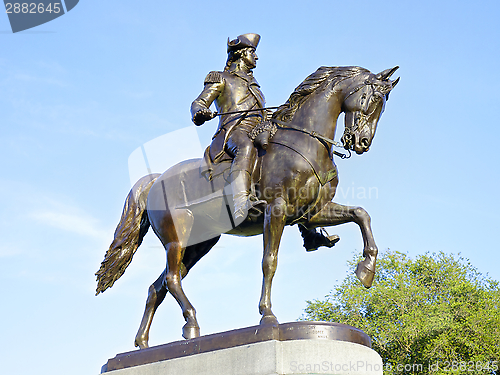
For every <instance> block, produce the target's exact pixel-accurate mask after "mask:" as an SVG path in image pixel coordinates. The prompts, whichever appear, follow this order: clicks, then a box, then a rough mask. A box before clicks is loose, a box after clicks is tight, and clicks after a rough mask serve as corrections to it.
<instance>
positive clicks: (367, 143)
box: [360, 137, 370, 148]
mask: <svg viewBox="0 0 500 375" xmlns="http://www.w3.org/2000/svg"><path fill="white" fill-rule="evenodd" d="M360 143H361V146H363V147H364V148H368V146H370V141H369V140H368V138H366V137H363V138H361V141H360Z"/></svg>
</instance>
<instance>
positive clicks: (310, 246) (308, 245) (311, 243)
mask: <svg viewBox="0 0 500 375" xmlns="http://www.w3.org/2000/svg"><path fill="white" fill-rule="evenodd" d="M339 241H340V237H339V236H338V235H336V234H334V235H332V236H330V235H329V234H328V232H327V231H326V229H325V228H320V230H319V233H318V232H317V233H315V234H314V236H313V237H312V238H311V239H309V240H306V239H305V238H304V247H305V249H306V251H308V252H311V251H316V250H318V248H319V247H321V246H325V247H333V246H335V244H336V243H337V242H339Z"/></svg>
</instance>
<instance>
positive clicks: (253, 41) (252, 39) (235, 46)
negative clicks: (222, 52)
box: [227, 33, 260, 53]
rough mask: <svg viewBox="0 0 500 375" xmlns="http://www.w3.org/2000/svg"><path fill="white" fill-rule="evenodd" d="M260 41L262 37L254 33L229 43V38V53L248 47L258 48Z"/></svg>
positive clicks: (241, 36)
mask: <svg viewBox="0 0 500 375" xmlns="http://www.w3.org/2000/svg"><path fill="white" fill-rule="evenodd" d="M259 41H260V35H259V34H252V33H249V34H243V35H240V36H239V37H237V38H236V39H234V40H231V41H229V38H227V52H228V53H229V52H231V51H237V50H239V49H242V48H247V47H253V48H257V45H258V44H259Z"/></svg>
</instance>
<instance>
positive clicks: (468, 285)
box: [302, 250, 500, 375]
mask: <svg viewBox="0 0 500 375" xmlns="http://www.w3.org/2000/svg"><path fill="white" fill-rule="evenodd" d="M358 260H359V259H353V260H352V261H350V262H348V263H349V265H350V266H352V267H354V266H355V264H356V263H357V261H358ZM302 319H303V320H316V321H329V322H338V323H344V324H349V325H351V326H354V327H357V328H359V329H361V330H363V331H364V332H365V333H367V334H368V335H369V336H370V337H371V339H372V348H373V349H374V350H376V351H377V352H378V353H379V354H380V355H381V357H382V359H383V361H384V365H385V366H386V369H390V368H392V370H387V371H384V374H401V373H404V374H420V375H421V374H435V375H439V374H500V371H498V369H499V368H500V288H499V283H498V282H497V281H494V280H492V279H490V278H488V277H485V276H483V275H482V274H481V273H479V272H478V271H477V269H476V268H474V267H473V266H472V265H471V264H470V263H469V261H468V260H465V259H463V258H460V257H459V258H456V257H454V256H453V255H446V254H444V253H439V254H426V255H420V256H418V257H416V259H414V260H413V259H410V258H409V257H408V256H407V255H405V254H403V253H400V252H397V251H390V250H387V251H386V252H384V253H383V254H381V255H380V257H379V259H378V261H377V275H376V277H375V281H374V284H373V286H372V288H370V289H365V288H364V287H362V286H361V283H360V282H359V281H358V280H357V279H356V276H355V275H354V274H352V275H350V276H348V277H347V278H346V279H345V280H344V281H343V282H342V283H341V284H340V285H338V286H336V287H335V289H334V290H333V291H332V292H331V293H330V294H329V295H328V296H326V299H325V300H324V301H320V300H315V301H307V308H306V309H305V315H304V316H303V318H302ZM418 364H421V365H422V367H420V368H418V367H417V365H418ZM397 365H399V367H397ZM404 365H407V366H406V368H405V370H404V371H403V372H401V371H398V370H397V369H402V368H404ZM410 367H411V368H412V369H413V370H410V371H408V369H409V368H410Z"/></svg>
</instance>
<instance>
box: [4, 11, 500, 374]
mask: <svg viewBox="0 0 500 375" xmlns="http://www.w3.org/2000/svg"><path fill="white" fill-rule="evenodd" d="M499 15H500V7H499V4H498V2H496V1H483V2H475V3H472V2H470V1H468V2H465V1H440V2H434V1H419V2H410V1H394V2H391V1H377V2H369V1H356V2H336V1H308V2H302V1H301V2H299V1H287V2H284V1H283V2H268V1H265V2H264V1H254V2H252V4H251V5H245V4H239V5H237V6H226V5H225V2H221V1H211V2H202V1H194V2H176V3H173V2H159V1H157V2H150V3H147V4H145V3H139V2H132V1H120V2H118V1H105V2H104V1H101V2H96V1H80V3H79V4H78V5H77V6H76V7H75V8H74V9H73V10H72V11H71V12H69V13H68V14H66V15H64V16H62V17H60V18H58V19H56V20H54V21H52V22H50V23H47V24H45V25H41V26H39V27H37V28H34V29H31V30H27V31H24V32H20V33H16V34H12V32H11V31H10V26H9V23H8V18H7V15H6V14H4V15H3V16H0V46H1V48H0V129H1V133H0V134H1V140H2V142H1V145H2V147H0V157H1V159H2V163H1V174H0V194H1V196H2V197H3V202H2V205H1V206H0V223H1V225H0V235H1V238H2V241H1V242H0V293H1V296H2V303H1V306H2V308H1V309H0V322H1V323H0V324H1V327H2V328H1V333H2V334H1V337H2V340H0V353H1V354H0V372H1V373H6V374H7V373H12V374H14V373H15V374H32V373H36V374H39V375H45V374H51V375H52V374H59V373H61V374H62V373H68V372H71V373H72V374H75V375H79V374H82V375H83V374H91V373H98V372H99V371H100V367H101V366H102V365H103V364H104V363H105V362H106V361H107V359H108V358H111V357H113V356H114V355H115V354H117V353H120V352H124V351H129V350H133V349H134V347H133V340H134V336H135V333H136V330H137V328H138V325H139V322H140V318H141V316H142V311H143V308H144V303H145V298H146V295H147V288H148V287H149V285H150V284H151V283H152V282H153V281H154V280H155V279H156V278H157V276H158V275H159V274H160V273H161V271H162V270H163V268H164V264H165V254H164V251H163V249H162V247H161V246H160V243H159V241H158V240H157V239H156V238H155V237H154V234H152V233H150V234H148V236H147V237H146V239H145V242H144V244H143V245H142V246H141V248H140V249H139V251H138V252H137V254H136V256H135V258H134V260H133V262H132V264H131V265H130V266H129V268H128V269H127V272H126V273H125V274H124V276H123V277H122V278H121V279H120V280H119V281H118V282H117V283H116V284H115V286H114V287H113V288H112V289H110V290H108V291H106V292H105V293H104V294H102V295H100V296H98V297H95V296H94V290H95V278H94V273H95V272H96V271H97V269H98V268H99V265H100V262H101V261H102V259H103V256H104V253H105V251H106V249H107V247H108V246H109V243H110V242H111V240H112V236H113V232H114V229H115V226H116V224H117V223H118V220H119V218H120V215H121V210H122V207H123V203H124V200H125V197H126V195H127V194H128V191H129V189H130V187H131V186H130V178H129V169H128V160H129V157H130V155H131V154H132V152H133V151H134V150H135V149H137V148H138V147H140V146H141V145H143V144H144V143H147V142H149V141H151V140H154V139H156V138H158V137H160V136H163V135H165V134H168V133H171V132H173V131H175V130H179V129H183V128H186V127H189V126H192V123H191V122H190V114H189V108H190V104H191V101H192V100H193V99H194V98H195V97H196V96H197V95H198V94H199V92H200V91H201V89H202V84H203V79H204V77H205V75H206V74H207V73H208V72H209V71H211V70H220V69H222V68H223V66H224V62H225V59H226V54H225V48H226V44H225V43H226V40H227V38H228V37H231V38H234V37H236V36H237V35H239V34H242V33H247V32H256V33H259V34H261V36H262V39H261V43H260V45H259V48H258V50H257V53H258V55H259V61H258V66H257V68H256V70H255V76H256V78H257V79H258V81H259V83H260V84H261V87H262V89H263V91H264V94H265V95H266V99H267V103H268V105H271V106H275V105H279V104H282V103H283V102H285V101H286V99H287V98H288V96H289V94H290V93H291V92H292V91H293V89H294V88H295V87H296V86H297V85H298V84H299V83H300V82H301V81H302V80H303V79H304V78H305V77H306V76H307V75H309V74H310V73H312V72H313V71H315V70H316V69H317V68H318V67H319V66H322V65H327V66H340V65H359V66H362V67H365V68H367V69H369V70H371V71H372V72H379V71H382V70H384V69H387V68H390V67H393V66H395V65H399V66H400V69H399V71H398V75H399V76H401V82H400V83H399V85H398V86H397V88H395V89H394V91H393V92H392V93H391V96H390V100H389V101H388V103H387V105H386V110H385V113H384V115H383V116H382V119H381V121H380V123H379V127H378V130H377V135H376V137H375V139H374V143H373V145H372V147H371V149H370V151H369V152H368V153H367V154H365V155H362V156H357V155H355V156H353V157H352V158H351V159H349V160H337V165H338V168H339V175H340V187H339V192H338V196H337V199H336V201H337V202H339V203H343V204H351V205H361V206H363V207H364V208H365V209H366V210H367V211H368V212H369V213H370V215H371V217H372V224H373V231H374V235H375V240H376V241H377V244H378V246H379V249H380V250H384V249H387V248H390V249H392V250H398V251H402V252H406V253H408V254H409V255H410V256H412V257H413V256H416V255H418V254H423V253H425V252H438V251H444V252H446V253H454V254H458V253H460V254H461V255H462V256H463V257H465V258H468V259H470V261H471V263H472V264H473V265H474V266H476V267H477V268H478V270H479V271H480V272H482V273H483V274H488V275H489V276H490V277H492V278H493V279H496V280H500V271H499V269H498V264H499V261H500V256H499V253H498V252H499V250H498V240H497V238H496V237H495V236H496V234H495V233H497V232H498V222H497V220H498V212H499V211H500V204H499V199H498V186H499V177H500V176H499V168H498V163H499V161H500V160H499V155H498V145H497V143H498V141H499V139H500V126H499V125H500V124H499V120H498V118H497V110H498V106H499V105H498V101H499V99H500V95H499V92H498V87H500V69H499V66H498V65H499V64H498V62H499V61H500V56H499V51H500V48H499V47H500V46H499V43H500V42H499V41H500V32H499V29H500V27H499V24H498V17H499ZM340 125H341V124H340ZM216 126H217V124H216V122H215V121H212V122H209V123H206V124H205V125H204V126H203V127H201V128H199V129H197V131H198V135H199V140H200V144H201V146H202V147H205V146H206V145H207V144H208V142H209V139H210V136H211V135H212V134H213V132H214V131H215V128H216ZM340 129H342V126H340ZM339 136H340V134H337V139H338V138H339ZM166 148H168V145H167V146H166ZM158 172H162V171H158ZM363 192H364V193H365V194H363ZM368 192H371V194H368ZM328 230H329V232H330V233H337V234H339V235H340V237H341V241H340V242H339V243H338V244H337V245H336V246H335V248H333V249H326V250H322V251H318V252H315V253H307V254H306V252H305V251H304V249H303V248H302V242H301V239H300V237H299V234H298V231H297V229H296V228H294V227H290V228H287V229H286V231H285V235H284V238H283V241H282V246H281V247H280V254H279V261H278V270H277V274H276V277H275V280H274V284H273V306H274V312H275V313H276V315H277V317H278V319H279V320H280V322H287V321H293V320H296V319H297V318H299V317H300V316H301V314H302V312H303V309H304V307H305V300H307V299H315V298H323V297H324V296H325V295H326V294H328V292H329V291H330V290H331V289H332V288H333V287H334V285H335V284H336V283H337V282H340V281H341V280H342V279H343V278H344V276H345V275H347V274H348V273H351V272H353V270H351V269H348V268H347V267H346V265H345V263H346V260H348V259H351V258H352V256H353V254H359V253H360V252H361V250H362V241H361V236H360V233H359V230H358V228H357V227H356V226H355V225H354V224H348V225H344V226H339V227H336V228H331V229H328ZM261 256H262V239H261V237H260V236H258V237H254V238H251V239H241V238H235V237H229V236H225V238H223V239H222V240H221V241H220V242H219V243H218V244H217V246H216V247H215V248H214V249H213V250H212V251H211V252H210V253H209V254H208V255H207V256H206V257H205V258H204V259H202V260H201V261H200V263H199V264H198V265H197V266H196V267H194V268H193V270H192V271H191V273H190V275H189V277H188V278H186V280H185V282H184V284H183V285H184V289H185V291H186V294H187V295H188V297H189V298H190V300H191V301H192V303H193V304H194V306H195V307H196V309H197V312H198V320H199V323H200V326H201V332H202V334H209V333H214V332H220V331H225V330H230V329H234V328H240V327H245V326H250V325H255V324H257V323H258V322H259V318H260V317H259V314H258V308H257V306H258V299H259V294H260V287H261V270H260V262H261ZM360 287H361V286H360ZM182 324H183V319H182V315H181V312H180V309H179V308H178V306H177V304H176V303H175V301H174V300H173V298H171V297H167V298H166V300H165V302H164V304H163V305H162V306H161V307H160V308H159V310H158V312H157V314H156V317H155V321H154V322H153V326H152V330H151V337H150V344H151V345H159V344H162V343H166V342H171V341H174V340H179V339H181V327H182ZM27 358H30V359H29V360H27Z"/></svg>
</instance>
